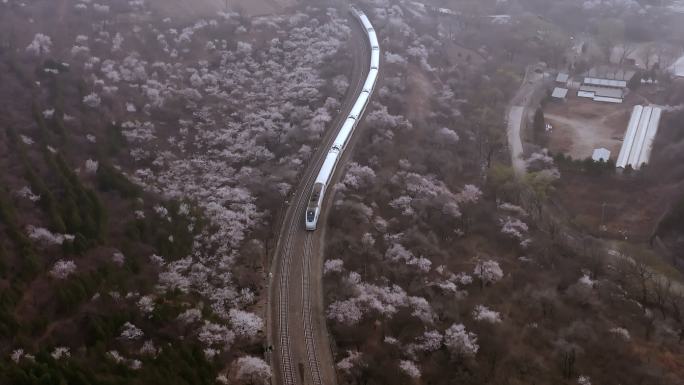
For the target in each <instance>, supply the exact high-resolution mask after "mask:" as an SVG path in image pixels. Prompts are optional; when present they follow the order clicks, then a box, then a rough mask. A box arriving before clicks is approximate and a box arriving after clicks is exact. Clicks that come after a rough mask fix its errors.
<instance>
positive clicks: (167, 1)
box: [149, 0, 294, 19]
mask: <svg viewBox="0 0 684 385" xmlns="http://www.w3.org/2000/svg"><path fill="white" fill-rule="evenodd" d="M149 5H150V8H152V9H153V10H154V11H156V12H159V13H160V14H162V15H166V16H169V17H172V18H179V19H183V18H186V17H188V18H196V17H202V16H211V15H215V14H216V12H218V11H225V10H226V9H228V10H230V11H234V12H245V14H247V15H248V16H257V15H266V14H273V13H278V12H281V11H282V10H283V8H285V7H287V6H291V5H294V0H150V1H149ZM226 6H227V8H226Z"/></svg>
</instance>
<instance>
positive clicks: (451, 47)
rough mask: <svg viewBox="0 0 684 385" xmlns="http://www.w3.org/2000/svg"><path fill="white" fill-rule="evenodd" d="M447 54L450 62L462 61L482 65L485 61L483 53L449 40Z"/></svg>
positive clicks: (446, 45)
mask: <svg viewBox="0 0 684 385" xmlns="http://www.w3.org/2000/svg"><path fill="white" fill-rule="evenodd" d="M445 48H446V51H445V52H446V54H447V57H448V59H449V62H450V63H452V64H454V65H456V64H460V63H471V64H474V65H480V64H482V63H484V62H485V60H484V58H483V57H482V55H480V54H479V53H478V52H475V51H473V50H471V49H468V48H465V47H463V46H460V45H458V44H456V43H452V42H447V43H446V44H445Z"/></svg>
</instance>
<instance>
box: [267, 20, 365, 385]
mask: <svg viewBox="0 0 684 385" xmlns="http://www.w3.org/2000/svg"><path fill="white" fill-rule="evenodd" d="M349 20H350V25H351V27H352V36H351V38H350V42H351V44H350V55H351V57H352V58H353V60H352V63H353V64H352V72H351V80H350V87H349V90H348V91H347V95H346V97H345V99H344V101H343V103H342V106H341V108H340V111H339V114H338V116H337V117H336V118H335V120H334V121H333V122H332V123H331V126H330V127H331V128H330V129H329V130H328V132H326V134H325V135H324V137H323V139H322V140H321V144H320V145H319V147H318V148H317V150H316V152H315V154H314V156H313V157H312V158H311V161H310V163H309V165H308V167H307V169H306V170H305V171H304V173H303V175H302V178H301V180H300V183H299V185H298V187H297V189H296V191H295V192H294V195H293V196H292V199H291V201H290V205H289V207H288V209H287V211H286V213H285V217H284V220H283V222H282V225H281V228H280V232H279V235H278V241H277V245H276V248H275V253H274V257H273V262H272V266H271V274H272V276H273V279H272V280H271V282H270V285H271V287H270V288H269V306H268V312H269V315H268V325H267V328H268V332H267V334H268V341H269V344H270V345H271V346H272V347H273V351H272V355H271V357H270V361H271V367H272V368H273V371H274V378H273V381H272V383H274V384H284V385H299V384H315V385H323V384H326V385H329V384H334V383H336V377H335V370H334V361H333V357H332V351H331V349H330V344H329V340H328V335H327V330H325V318H324V317H325V316H324V314H323V303H322V302H323V301H322V284H321V276H320V275H321V274H322V268H321V264H322V261H320V260H319V259H320V254H319V253H318V250H319V249H320V246H321V237H322V236H323V234H324V232H323V231H317V232H309V231H306V230H305V229H304V223H303V222H304V214H305V212H306V208H307V203H308V198H309V194H310V192H311V189H312V188H313V184H314V181H315V179H316V176H317V174H318V170H319V169H320V167H321V165H322V163H323V161H324V160H325V157H326V155H327V153H328V150H329V149H330V147H331V146H332V143H333V141H334V140H335V137H336V135H337V133H338V131H339V129H340V128H341V126H342V123H344V121H345V120H346V118H347V116H348V115H349V113H350V111H351V109H352V107H353V105H354V103H355V102H356V99H357V97H358V95H359V94H360V93H361V90H362V89H363V85H364V82H365V80H366V76H367V74H368V71H369V66H368V63H369V62H370V45H369V44H368V38H367V35H366V32H365V31H364V28H363V27H361V25H360V24H359V23H358V21H357V20H354V19H353V18H352V16H350V18H349ZM345 158H346V156H345ZM341 168H342V167H340V169H341ZM328 198H329V197H328ZM327 201H328V203H329V199H327ZM297 283H301V284H297Z"/></svg>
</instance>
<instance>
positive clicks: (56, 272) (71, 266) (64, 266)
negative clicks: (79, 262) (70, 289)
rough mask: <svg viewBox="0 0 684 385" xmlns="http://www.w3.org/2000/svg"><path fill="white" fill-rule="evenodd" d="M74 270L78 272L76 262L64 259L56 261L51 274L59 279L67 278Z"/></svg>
mask: <svg viewBox="0 0 684 385" xmlns="http://www.w3.org/2000/svg"><path fill="white" fill-rule="evenodd" d="M74 272H76V263H74V261H65V260H63V259H60V260H59V261H57V262H55V264H54V265H53V266H52V269H50V275H51V276H53V277H54V278H57V279H66V278H67V277H69V276H70V275H71V274H73V273H74Z"/></svg>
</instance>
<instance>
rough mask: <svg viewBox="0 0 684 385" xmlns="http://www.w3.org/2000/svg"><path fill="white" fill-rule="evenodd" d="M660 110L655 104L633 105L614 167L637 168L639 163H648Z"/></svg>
mask: <svg viewBox="0 0 684 385" xmlns="http://www.w3.org/2000/svg"><path fill="white" fill-rule="evenodd" d="M662 111H663V110H662V108H660V107H657V106H648V107H642V106H634V110H632V116H631V118H630V119H629V123H628V125H627V131H626V132H625V138H624V140H623V141H622V147H621V148H620V154H619V155H618V159H617V161H616V162H615V166H616V167H619V168H625V167H627V166H628V165H630V166H632V168H633V169H635V170H637V169H639V168H640V167H641V165H643V164H645V163H648V161H649V160H650V158H651V150H652V149H653V141H654V140H655V136H656V134H657V133H658V124H659V123H660V115H661V114H662Z"/></svg>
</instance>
